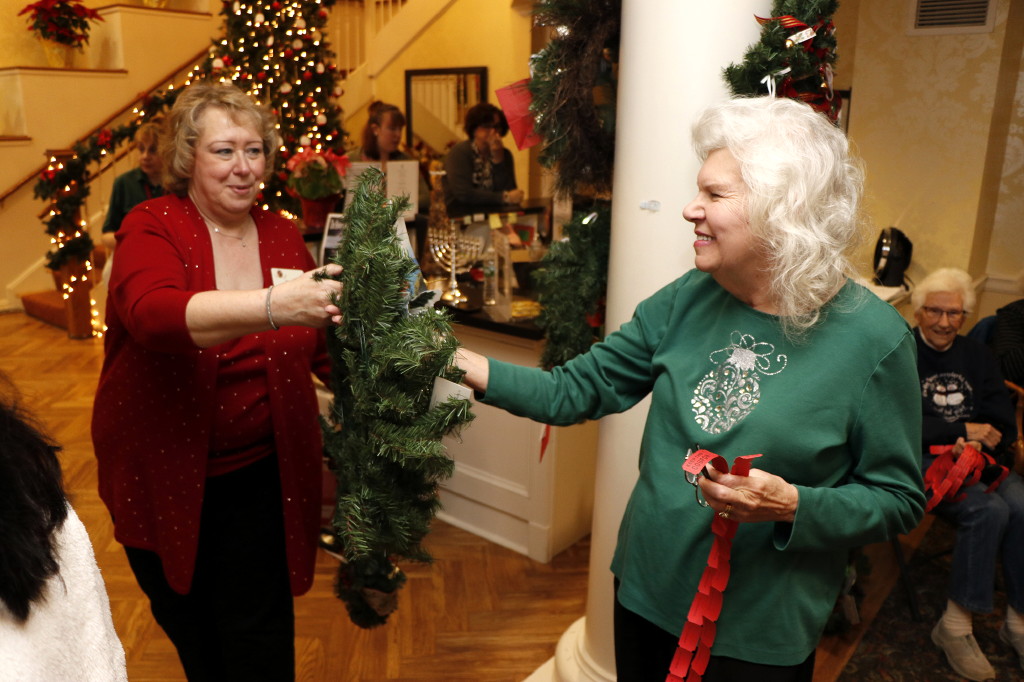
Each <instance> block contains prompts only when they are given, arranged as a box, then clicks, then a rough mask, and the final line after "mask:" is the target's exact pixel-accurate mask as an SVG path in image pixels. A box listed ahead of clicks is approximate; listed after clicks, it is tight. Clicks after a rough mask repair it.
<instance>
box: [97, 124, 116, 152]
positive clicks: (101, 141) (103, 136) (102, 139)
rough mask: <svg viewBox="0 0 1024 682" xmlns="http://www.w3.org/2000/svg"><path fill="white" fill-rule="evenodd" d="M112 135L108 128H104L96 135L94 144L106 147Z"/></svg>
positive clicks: (108, 145)
mask: <svg viewBox="0 0 1024 682" xmlns="http://www.w3.org/2000/svg"><path fill="white" fill-rule="evenodd" d="M113 137H114V136H113V135H112V134H111V132H110V129H109V128H104V129H103V130H101V131H100V132H99V134H98V135H96V146H98V147H99V148H100V149H107V148H108V147H110V142H111V140H112V139H113Z"/></svg>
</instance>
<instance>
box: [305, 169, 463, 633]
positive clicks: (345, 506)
mask: <svg viewBox="0 0 1024 682" xmlns="http://www.w3.org/2000/svg"><path fill="white" fill-rule="evenodd" d="M383 183H384V176H383V174H382V173H381V172H380V171H378V170H376V169H370V170H367V171H366V172H364V173H363V176H362V177H361V179H360V182H359V186H358V189H357V190H356V194H355V199H354V200H353V203H352V205H351V206H350V207H349V208H348V210H346V212H345V218H344V220H345V232H344V237H343V239H342V242H341V244H340V247H339V250H338V253H337V256H336V258H335V262H336V263H339V264H340V265H341V266H342V267H343V268H344V270H343V272H342V275H341V281H342V284H343V289H342V293H341V297H340V300H339V301H338V305H339V307H340V308H341V309H342V310H343V311H344V319H343V322H342V323H341V324H340V325H339V326H338V327H337V329H336V333H335V334H334V335H332V336H330V337H329V344H328V350H329V352H330V354H331V359H332V365H333V376H332V381H331V383H332V388H333V390H334V402H333V403H332V406H331V413H330V419H329V420H327V421H325V423H324V433H325V437H324V446H325V449H326V452H327V454H328V457H329V459H330V461H331V463H332V468H333V470H334V473H335V475H336V477H337V480H338V490H337V504H336V508H335V514H334V521H333V526H334V531H335V533H336V535H337V539H338V541H339V544H340V546H341V548H342V551H343V554H344V558H345V561H344V562H343V563H342V565H341V566H340V568H339V572H338V583H337V591H338V596H339V597H341V599H342V600H343V601H344V602H345V605H346V607H347V608H348V611H349V616H350V617H351V619H352V621H353V622H354V623H356V624H357V625H359V626H361V627H373V626H376V625H381V624H383V623H384V622H385V621H386V620H387V616H388V614H389V613H390V612H391V611H393V610H394V608H395V606H396V602H397V598H396V597H397V595H396V590H397V589H398V588H399V587H401V585H402V583H403V582H404V580H405V578H404V576H403V575H402V573H401V571H400V570H399V569H398V567H397V565H396V562H397V561H399V560H401V559H408V560H412V561H430V559H431V557H430V554H429V552H427V550H426V549H425V548H424V547H423V546H422V544H421V541H422V540H423V538H424V537H425V536H426V534H427V531H428V530H429V526H430V522H431V520H432V519H433V517H434V514H435V513H436V512H437V510H438V508H439V507H440V502H439V501H438V499H437V487H438V483H439V482H440V481H441V480H443V479H445V478H447V477H448V476H450V475H451V473H452V469H453V466H454V465H453V463H452V461H451V459H449V458H448V455H447V453H446V452H445V447H444V444H443V443H442V442H441V439H442V437H443V436H445V435H447V434H449V433H455V432H457V431H458V429H459V428H460V427H461V426H462V425H464V424H466V423H467V422H469V421H470V420H471V419H472V418H473V415H472V413H471V412H470V409H469V401H468V400H467V399H465V398H461V397H450V398H447V399H437V400H434V396H433V392H434V386H435V383H440V384H442V385H443V384H445V382H446V381H449V382H454V383H457V382H458V381H459V380H461V379H462V376H463V374H464V373H463V372H462V371H461V370H459V369H458V368H457V367H455V366H454V364H453V358H454V355H455V351H456V349H457V348H458V341H457V340H456V339H455V336H454V335H453V334H452V329H451V324H450V322H449V318H448V316H447V313H442V312H440V311H437V310H435V309H434V308H433V307H432V306H431V305H429V303H430V302H431V299H432V297H433V292H425V293H419V294H418V295H417V291H416V289H415V288H411V287H410V281H413V282H415V281H416V279H417V278H416V277H415V275H416V274H417V272H418V269H417V266H416V262H415V261H414V260H413V259H412V258H411V257H410V256H409V255H408V252H407V251H406V250H405V249H404V248H403V246H402V244H401V243H400V241H399V239H398V237H397V235H396V232H395V223H396V220H398V217H399V216H400V215H402V212H403V211H404V210H405V208H406V206H405V205H403V204H405V203H406V202H389V201H387V197H386V196H385V194H384V191H383ZM402 229H404V227H403V228H402Z"/></svg>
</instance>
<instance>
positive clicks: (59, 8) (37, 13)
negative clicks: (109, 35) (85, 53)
mask: <svg viewBox="0 0 1024 682" xmlns="http://www.w3.org/2000/svg"><path fill="white" fill-rule="evenodd" d="M24 14H27V15H28V30H30V31H32V32H33V33H34V34H35V35H36V37H37V38H38V39H39V40H40V42H42V44H43V48H44V49H45V50H46V56H47V59H48V60H49V61H50V64H51V65H52V66H60V67H67V66H69V65H70V59H71V50H73V49H77V50H81V49H82V47H83V46H84V45H87V44H88V43H89V22H90V21H103V17H102V16H100V13H99V12H97V11H96V10H94V9H92V8H90V7H86V6H85V5H84V4H82V3H81V2H80V1H79V0H37V2H33V3H32V4H29V5H26V6H25V7H24V8H22V10H21V11H20V12H18V16H22V15H24Z"/></svg>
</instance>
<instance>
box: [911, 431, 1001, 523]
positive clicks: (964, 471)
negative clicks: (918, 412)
mask: <svg viewBox="0 0 1024 682" xmlns="http://www.w3.org/2000/svg"><path fill="white" fill-rule="evenodd" d="M929 451H930V452H931V453H932V454H933V455H938V458H937V459H936V460H935V461H934V462H933V463H932V465H931V466H930V467H928V471H926V472H925V474H924V491H925V494H926V495H929V497H928V502H927V504H925V507H924V510H925V511H926V512H930V511H931V510H932V509H934V508H935V506H936V505H937V504H939V502H958V501H960V500H962V499H963V498H964V495H966V493H961V492H960V489H961V488H965V487H968V486H972V485H974V484H975V483H977V482H978V481H979V480H981V472H982V471H984V469H985V467H986V466H993V465H995V463H996V461H995V460H994V459H992V457H991V455H988V454H987V453H984V452H978V451H977V450H975V449H974V448H973V447H972V446H970V445H967V446H965V447H964V451H963V452H962V453H960V456H959V457H957V458H956V459H953V446H952V445H933V446H931V448H929ZM999 468H1000V469H1002V472H1001V473H1000V474H999V476H997V477H996V480H994V481H992V483H990V484H989V486H988V487H987V488H985V492H986V493H990V492H992V491H993V490H995V489H996V488H998V487H999V484H1001V483H1002V482H1003V481H1004V480H1005V479H1006V477H1007V476H1008V475H1009V473H1010V470H1009V469H1007V468H1006V467H1004V466H1000V467H999Z"/></svg>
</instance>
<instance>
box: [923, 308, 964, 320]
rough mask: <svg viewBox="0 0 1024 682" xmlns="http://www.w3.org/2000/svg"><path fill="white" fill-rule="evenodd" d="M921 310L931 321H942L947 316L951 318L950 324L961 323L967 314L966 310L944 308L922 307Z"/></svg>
mask: <svg viewBox="0 0 1024 682" xmlns="http://www.w3.org/2000/svg"><path fill="white" fill-rule="evenodd" d="M921 310H922V311H924V314H925V316H926V317H928V318H929V319H931V320H940V319H942V316H943V315H945V316H946V317H948V318H949V321H950V322H959V321H960V320H962V319H963V318H964V315H966V314H967V311H966V310H943V309H942V308H932V307H931V306H921Z"/></svg>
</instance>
